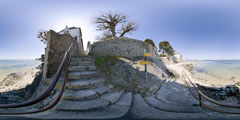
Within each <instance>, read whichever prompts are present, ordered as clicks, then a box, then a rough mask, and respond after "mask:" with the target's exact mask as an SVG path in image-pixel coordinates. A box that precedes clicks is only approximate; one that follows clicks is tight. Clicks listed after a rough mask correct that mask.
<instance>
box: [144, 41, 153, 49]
mask: <svg viewBox="0 0 240 120" xmlns="http://www.w3.org/2000/svg"><path fill="white" fill-rule="evenodd" d="M144 42H146V43H148V44H151V45H152V46H153V47H155V43H154V42H153V40H151V39H146V40H144Z"/></svg>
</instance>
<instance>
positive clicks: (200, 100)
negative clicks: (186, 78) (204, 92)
mask: <svg viewBox="0 0 240 120" xmlns="http://www.w3.org/2000/svg"><path fill="white" fill-rule="evenodd" d="M198 97H199V105H200V107H201V106H202V96H201V94H200V93H198Z"/></svg>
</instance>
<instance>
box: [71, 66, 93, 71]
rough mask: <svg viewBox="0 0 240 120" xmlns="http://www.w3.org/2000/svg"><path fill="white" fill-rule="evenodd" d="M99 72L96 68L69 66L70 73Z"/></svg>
mask: <svg viewBox="0 0 240 120" xmlns="http://www.w3.org/2000/svg"><path fill="white" fill-rule="evenodd" d="M95 70H97V67H96V66H69V67H68V71H70V72H77V71H95Z"/></svg>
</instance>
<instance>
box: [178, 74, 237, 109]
mask: <svg viewBox="0 0 240 120" xmlns="http://www.w3.org/2000/svg"><path fill="white" fill-rule="evenodd" d="M182 74H183V78H184V81H185V83H187V87H191V86H189V84H188V82H187V81H186V79H187V80H188V81H189V82H190V83H191V84H192V86H193V87H194V88H195V89H196V90H197V92H198V95H199V97H198V100H199V104H200V107H204V108H207V109H209V110H212V111H215V112H221V113H228V114H240V112H226V111H220V110H216V109H213V108H211V107H210V106H209V105H206V104H204V103H203V101H202V97H203V98H204V99H206V100H207V101H208V102H211V103H213V104H216V105H219V106H223V107H228V108H240V106H239V105H232V104H226V103H221V102H218V101H216V100H214V99H212V98H210V97H208V96H207V95H205V94H204V93H203V92H202V91H201V90H200V89H198V88H197V87H196V85H195V84H194V83H193V82H192V81H191V79H190V78H189V77H188V76H187V74H186V73H185V71H183V72H182ZM193 96H195V95H193Z"/></svg>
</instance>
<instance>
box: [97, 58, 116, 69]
mask: <svg viewBox="0 0 240 120" xmlns="http://www.w3.org/2000/svg"><path fill="white" fill-rule="evenodd" d="M117 61H118V58H117V57H115V56H97V57H96V65H97V66H99V67H104V66H112V65H115V64H116V63H117Z"/></svg>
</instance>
